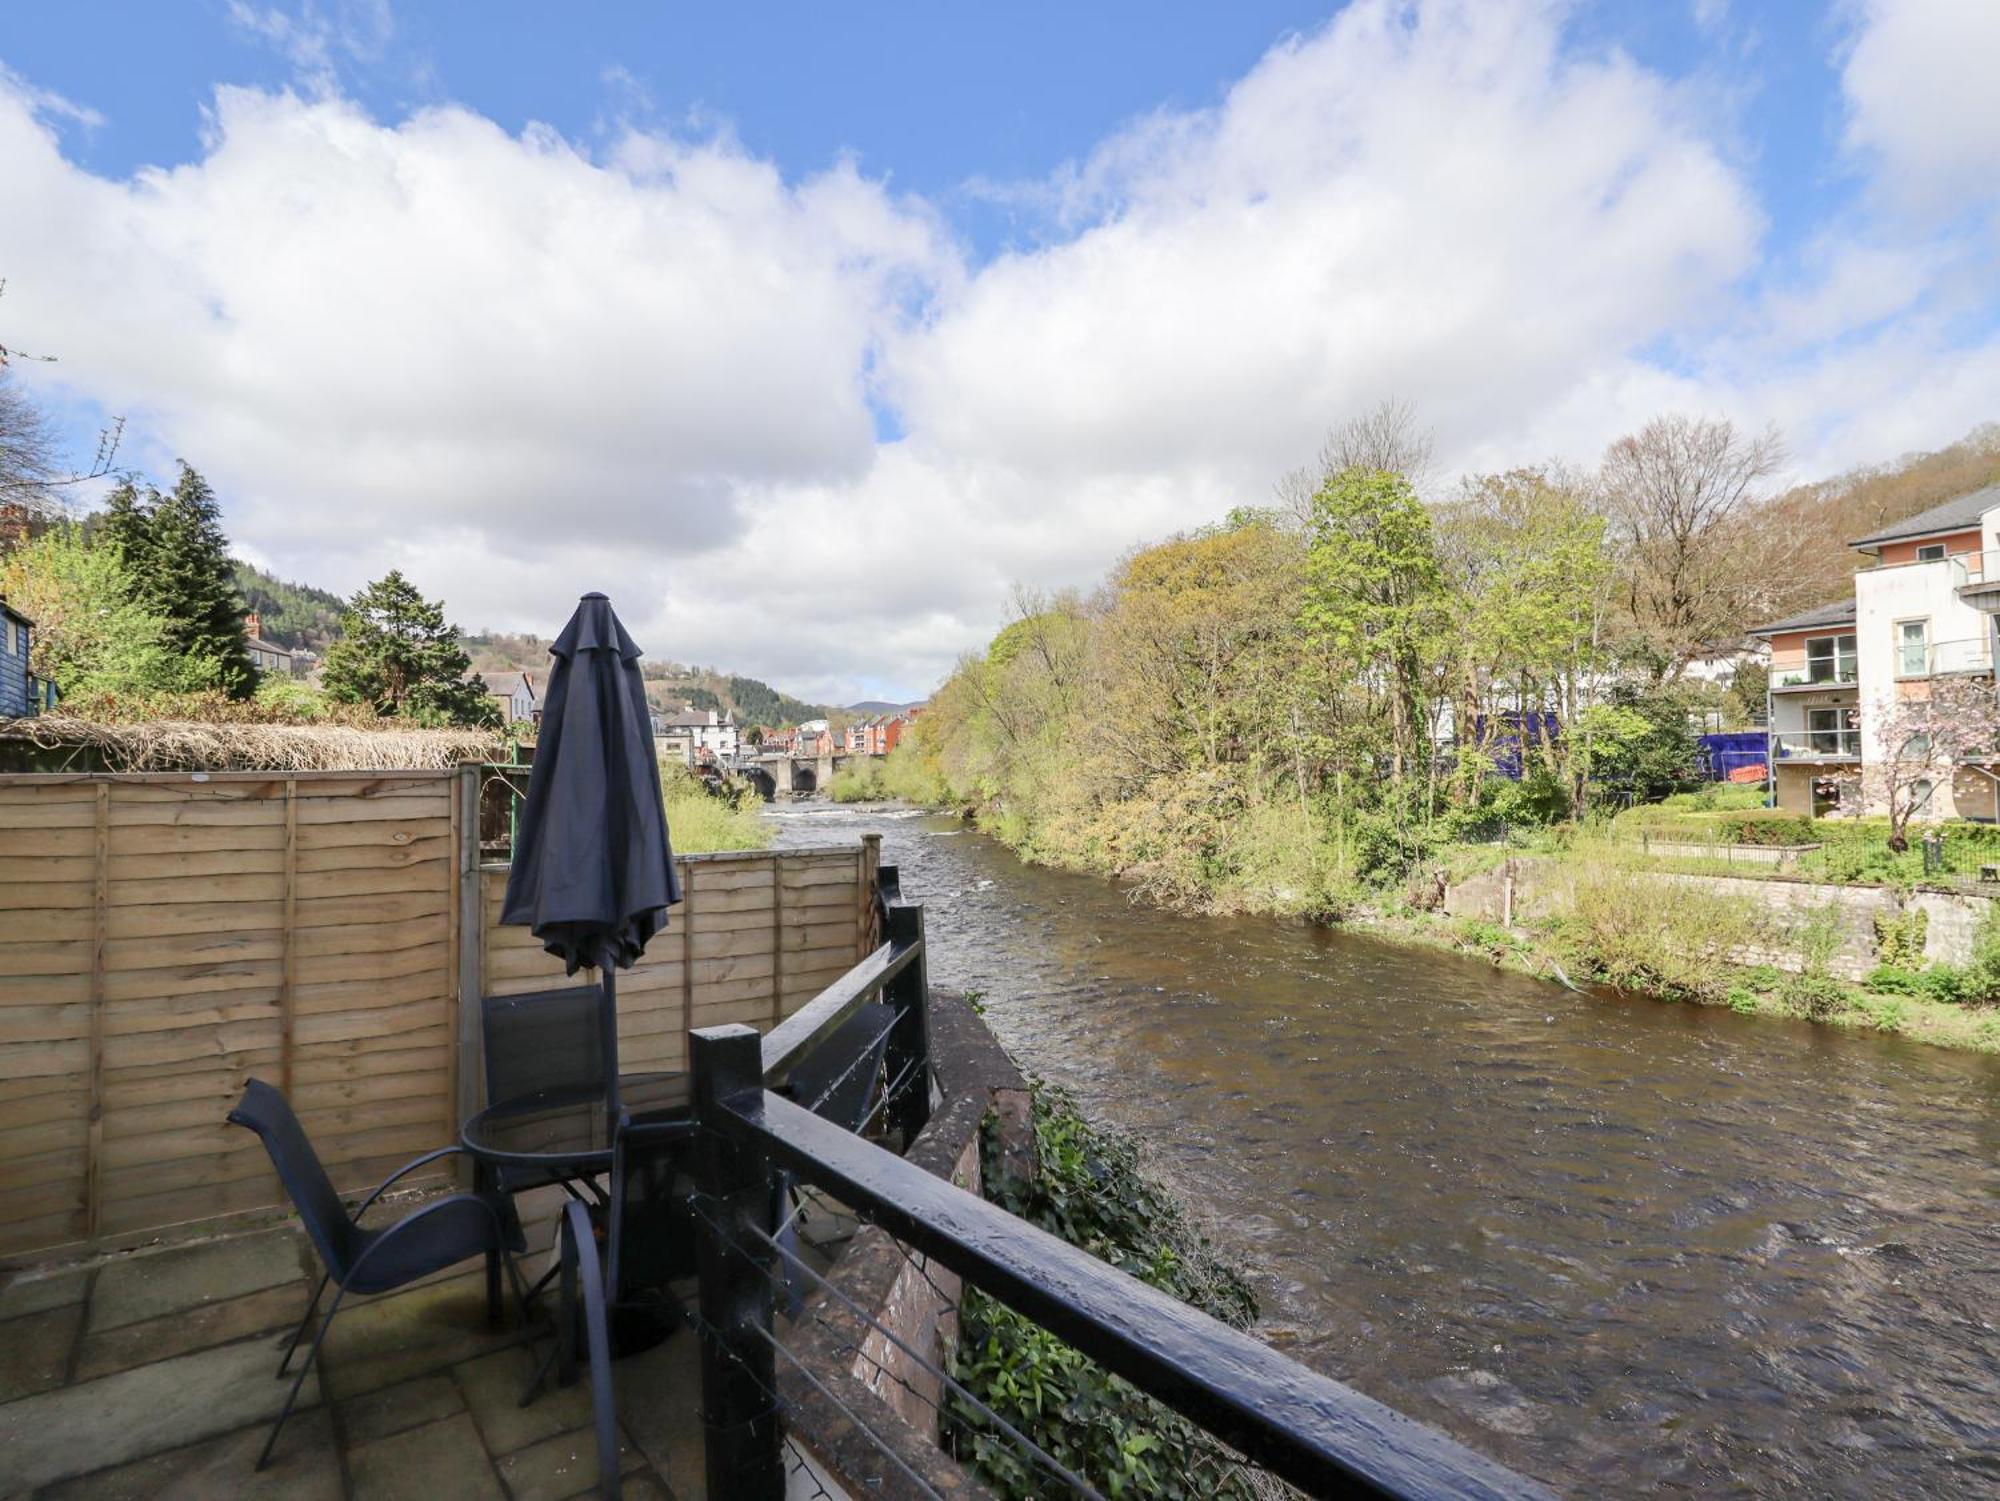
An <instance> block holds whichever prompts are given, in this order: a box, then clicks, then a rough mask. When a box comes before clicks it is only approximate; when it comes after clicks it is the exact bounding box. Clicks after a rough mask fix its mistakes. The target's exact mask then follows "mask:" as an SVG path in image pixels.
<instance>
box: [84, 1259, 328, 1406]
mask: <svg viewBox="0 0 2000 1501" xmlns="http://www.w3.org/2000/svg"><path fill="white" fill-rule="evenodd" d="M308 1296H309V1294H308V1292H307V1289H306V1284H305V1281H304V1279H302V1278H295V1279H294V1280H292V1281H290V1282H286V1283H282V1284H280V1285H279V1286H277V1287H267V1288H265V1289H264V1290H263V1291H262V1292H254V1293H251V1294H250V1295H249V1296H248V1297H245V1298H229V1299H226V1300H225V1301H223V1302H220V1303H208V1304H204V1305H203V1306H201V1307H199V1308H191V1309H186V1310H184V1311H182V1312H180V1313H170V1314H168V1315H167V1316H166V1317H164V1318H157V1319H145V1320H142V1321H141V1322H139V1323H136V1324H121V1325H120V1326H119V1327H118V1328H116V1329H102V1330H98V1331H97V1332H95V1333H92V1334H86V1335H85V1336H84V1337H83V1348H82V1350H81V1351H80V1352H79V1353H78V1356H77V1363H76V1379H77V1380H78V1381H88V1380H90V1379H92V1378H93V1377H97V1376H108V1375H110V1374H111V1373H112V1372H113V1371H125V1370H130V1369H131V1368H132V1367H133V1366H137V1365H145V1364H147V1363H148V1362H150V1361H155V1360H165V1359H167V1358H169V1357H170V1356H174V1355H185V1354H186V1353H187V1352H188V1351H190V1350H206V1349H208V1348H210V1347H211V1346H214V1345H226V1344H229V1343H231V1342H232V1341H234V1340H239V1339H247V1338H249V1337H250V1336H251V1335H253V1334H264V1333H271V1332H276V1331H283V1332H284V1333H285V1334H286V1335H288V1336H289V1335H290V1333H291V1331H292V1329H293V1328H294V1327H295V1326H296V1325H297V1324H298V1321H299V1318H300V1316H301V1315H302V1314H304V1313H305V1311H306V1298H307V1297H308ZM281 1345H282V1341H280V1340H272V1341H269V1342H268V1348H269V1350H270V1360H271V1369H272V1370H273V1371H274V1372H275V1371H276V1370H277V1368H278V1356H279V1352H280V1346H281Z"/></svg>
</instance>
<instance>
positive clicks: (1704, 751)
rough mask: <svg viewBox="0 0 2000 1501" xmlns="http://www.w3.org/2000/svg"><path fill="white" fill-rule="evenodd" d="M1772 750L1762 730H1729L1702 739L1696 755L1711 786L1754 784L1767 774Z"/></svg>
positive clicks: (1702, 772)
mask: <svg viewBox="0 0 2000 1501" xmlns="http://www.w3.org/2000/svg"><path fill="white" fill-rule="evenodd" d="M1769 754H1770V747H1769V744H1768V742H1767V741H1766V738H1765V735H1764V732H1763V731H1762V730H1730V731H1726V732H1724V733H1720V734H1714V735H1703V736H1702V737H1701V749H1700V750H1699V752H1697V756H1698V759H1699V764H1700V766H1701V774H1702V776H1703V777H1705V778H1706V779H1707V780H1709V781H1711V782H1729V781H1751V780H1755V779H1753V778H1752V777H1751V776H1750V773H1751V772H1752V771H1753V770H1754V771H1755V772H1756V773H1757V778H1762V777H1763V776H1764V774H1765V769H1766V764H1767V760H1768V757H1769Z"/></svg>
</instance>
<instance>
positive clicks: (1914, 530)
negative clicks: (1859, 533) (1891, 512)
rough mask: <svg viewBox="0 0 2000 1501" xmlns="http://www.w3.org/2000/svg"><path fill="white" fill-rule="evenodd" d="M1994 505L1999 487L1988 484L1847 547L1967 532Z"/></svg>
mask: <svg viewBox="0 0 2000 1501" xmlns="http://www.w3.org/2000/svg"><path fill="white" fill-rule="evenodd" d="M1996 506H2000V485H1988V486H1987V487H1986V488H1985V489H1983V490H1974V491H1973V492H1972V493H1971V494H1970V495H1961V496H1958V497H1957V498H1956V499H1954V500H1947V501H1946V502H1945V503H1944V504H1943V505H1941V506H1932V507H1931V508H1930V509H1929V510H1928V511H1919V512H1917V514H1916V515H1914V516H1905V517H1904V518H1903V519H1902V520H1901V521H1898V522H1896V523H1894V524H1893V525H1891V526H1887V527H1884V528H1883V529H1882V530H1881V531H1879V532H1875V533H1873V534H1872V535H1870V536H1866V537H1862V538H1860V539H1859V540H1857V541H1854V542H1850V543H1848V544H1847V545H1848V546H1849V547H1852V548H1854V549H1856V550H1857V551H1860V552H1868V551H1871V550H1872V549H1874V548H1877V547H1880V546H1881V545H1882V544H1883V543H1884V542H1899V541H1902V540H1903V539H1904V538H1906V537H1928V536H1930V535H1931V534H1932V533H1934V532H1963V531H1970V530H1971V529H1972V528H1973V527H1975V526H1978V525H1979V522H1980V518H1981V517H1983V516H1984V515H1985V514H1986V513H1987V512H1988V511H1990V510H1993V509H1994V508H1995V507H1996Z"/></svg>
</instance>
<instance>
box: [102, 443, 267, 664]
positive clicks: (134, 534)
mask: <svg viewBox="0 0 2000 1501" xmlns="http://www.w3.org/2000/svg"><path fill="white" fill-rule="evenodd" d="M221 515H222V511H221V507H220V506H218V505H217V504H216V500H215V492H214V491H213V490H211V489H210V488H209V486H208V481H207V480H205V479H203V478H202V477H201V475H200V474H198V473H197V472H196V471H195V470H194V469H192V468H191V467H189V466H188V465H187V464H185V463H183V464H182V465H181V477H180V480H179V482H178V483H176V484H175V486H174V488H173V490H172V492H171V493H170V494H166V495H162V494H161V493H160V492H159V491H158V490H155V489H152V488H151V487H150V486H149V487H148V488H147V491H146V493H145V494H144V495H143V496H142V495H141V494H140V493H139V491H138V488H137V487H136V486H134V485H133V484H132V483H131V482H130V481H129V480H128V481H126V482H125V483H123V484H121V485H119V486H118V487H117V488H116V489H114V490H113V491H112V492H111V495H110V496H109V498H108V500H107V508H106V511H105V514H104V517H103V519H102V521H101V522H100V523H99V526H100V528H101V531H102V534H103V535H104V536H105V537H106V538H107V539H108V540H110V541H111V542H113V543H115V544H116V545H117V547H118V550H119V552H120V553H121V554H122V555H123V558H124V561H125V566H126V568H127V569H128V570H129V571H130V573H131V576H132V580H133V586H134V593H135V598H136V599H137V602H138V603H140V604H141V605H143V606H145V607H146V608H147V609H148V610H149V611H151V612H152V613H153V614H156V615H159V616H162V617H164V619H165V620H166V622H167V646H168V647H169V649H170V650H172V651H173V652H174V653H176V654H177V655H179V656H181V657H183V658H185V659H187V660H188V661H191V662H194V661H206V662H212V663H214V664H215V665H214V671H213V674H212V675H211V681H213V682H214V683H215V685H216V686H217V687H219V688H221V689H222V691H223V692H225V693H227V694H228V695H229V696H230V697H231V698H248V697H249V696H250V695H251V693H252V692H254V691H255V689H256V687H257V669H256V667H255V666H253V665H252V663H251V661H250V648H249V646H248V645H247V644H246V643H245V638H244V634H243V599H242V596H241V595H239V594H238V593H237V592H236V580H235V572H234V569H233V566H232V565H231V563H230V561H229V542H228V539H227V538H226V537H224V536H223V534H222V521H221Z"/></svg>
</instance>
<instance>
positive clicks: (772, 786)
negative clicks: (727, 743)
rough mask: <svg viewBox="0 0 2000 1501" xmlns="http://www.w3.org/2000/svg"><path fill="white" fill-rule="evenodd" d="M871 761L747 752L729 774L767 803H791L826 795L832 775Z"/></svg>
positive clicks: (846, 756) (732, 763)
mask: <svg viewBox="0 0 2000 1501" xmlns="http://www.w3.org/2000/svg"><path fill="white" fill-rule="evenodd" d="M867 759H868V757H866V756H862V755H859V754H855V755H849V754H848V753H847V752H846V751H834V752H833V753H831V754H830V755H824V756H820V755H793V754H792V753H791V752H789V751H751V750H746V751H744V752H742V753H741V754H740V755H738V756H737V757H735V759H733V760H732V761H730V762H729V763H728V766H729V770H731V771H733V772H735V773H736V775H738V776H740V777H743V778H745V779H746V780H747V781H749V782H750V783H751V784H752V785H753V786H754V787H756V789H757V791H758V792H759V793H761V794H762V795H763V798H764V801H766V802H776V801H789V800H791V799H794V798H803V797H811V796H812V795H813V794H814V793H817V792H821V791H824V790H825V788H826V784H827V783H828V782H831V781H832V780H833V774H834V773H835V772H836V771H838V770H840V768H841V767H843V766H845V765H846V764H847V763H848V762H849V761H865V760H867Z"/></svg>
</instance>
